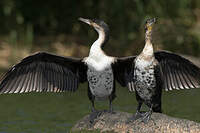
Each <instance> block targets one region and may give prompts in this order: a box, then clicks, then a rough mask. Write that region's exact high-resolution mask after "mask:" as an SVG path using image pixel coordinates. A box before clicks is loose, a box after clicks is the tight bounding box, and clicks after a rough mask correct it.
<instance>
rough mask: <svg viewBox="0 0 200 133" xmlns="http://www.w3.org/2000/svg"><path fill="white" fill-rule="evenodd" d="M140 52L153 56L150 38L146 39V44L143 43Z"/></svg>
mask: <svg viewBox="0 0 200 133" xmlns="http://www.w3.org/2000/svg"><path fill="white" fill-rule="evenodd" d="M142 54H143V55H146V56H153V54H154V51H153V45H152V43H151V41H150V40H147V41H146V44H145V46H144V49H143V51H142Z"/></svg>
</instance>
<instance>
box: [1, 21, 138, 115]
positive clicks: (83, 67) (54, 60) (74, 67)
mask: <svg viewBox="0 0 200 133" xmlns="http://www.w3.org/2000/svg"><path fill="white" fill-rule="evenodd" d="M79 20H80V21H82V22H84V23H87V24H88V25H90V26H92V27H93V28H94V29H95V30H96V31H97V32H98V35H99V37H98V39H97V40H96V41H95V42H94V43H93V44H92V46H91V49H90V52H89V56H88V57H85V58H72V57H61V56H56V55H53V54H49V53H46V52H39V53H36V54H34V55H31V56H28V57H26V58H24V59H23V60H22V61H21V62H19V63H18V64H16V65H14V66H13V67H11V68H10V69H9V71H8V72H7V73H6V74H5V75H4V76H3V77H2V79H1V80H0V93H1V94H2V93H26V92H32V91H35V92H64V91H76V90H77V89H78V85H79V83H83V82H88V97H89V100H90V101H91V102H92V112H96V111H95V106H94V101H95V100H104V99H109V103H110V104H109V105H110V106H109V111H110V112H112V101H113V100H114V98H115V97H116V96H115V79H116V80H118V81H119V83H120V84H122V85H123V86H124V85H126V84H127V83H129V82H128V80H129V78H130V77H129V73H130V72H131V70H132V69H131V66H132V65H131V64H132V62H133V60H134V59H135V57H134V56H130V57H124V58H123V57H122V58H116V57H111V56H107V55H106V54H105V53H104V51H103V50H102V47H103V46H104V44H106V43H107V41H108V39H109V28H108V25H107V24H106V23H105V22H103V21H101V20H97V19H92V20H91V19H84V18H79ZM124 75H126V76H124Z"/></svg>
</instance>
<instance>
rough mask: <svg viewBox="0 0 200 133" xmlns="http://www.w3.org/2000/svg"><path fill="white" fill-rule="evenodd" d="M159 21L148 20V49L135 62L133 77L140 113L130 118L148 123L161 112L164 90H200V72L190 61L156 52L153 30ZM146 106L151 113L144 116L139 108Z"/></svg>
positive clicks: (138, 111) (167, 53) (146, 33)
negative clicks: (154, 49) (140, 119)
mask: <svg viewBox="0 0 200 133" xmlns="http://www.w3.org/2000/svg"><path fill="white" fill-rule="evenodd" d="M155 22H156V19H155V18H153V19H148V20H147V21H146V24H145V46H144V49H143V51H142V52H141V53H140V54H139V55H138V56H137V57H136V58H135V60H134V62H133V68H134V71H133V73H132V75H134V76H131V77H132V80H131V81H134V85H133V86H132V87H133V88H132V89H130V87H129V89H130V91H135V93H136V100H137V102H138V106H137V112H136V114H135V115H134V116H133V118H131V120H136V119H138V118H140V117H143V118H142V121H144V122H148V121H149V119H150V116H151V114H152V111H153V112H160V113H161V112H162V110H161V96H162V88H164V89H165V90H166V91H168V90H173V89H177V90H181V89H189V88H199V87H200V68H198V67H197V66H195V65H194V64H193V63H192V62H190V61H189V60H187V59H185V58H183V57H181V56H179V55H177V54H174V53H171V52H166V51H158V52H155V53H154V51H153V45H152V28H153V25H154V24H155ZM143 103H144V104H146V105H147V106H148V108H149V111H148V112H146V113H142V112H141V111H140V108H141V106H142V104H143Z"/></svg>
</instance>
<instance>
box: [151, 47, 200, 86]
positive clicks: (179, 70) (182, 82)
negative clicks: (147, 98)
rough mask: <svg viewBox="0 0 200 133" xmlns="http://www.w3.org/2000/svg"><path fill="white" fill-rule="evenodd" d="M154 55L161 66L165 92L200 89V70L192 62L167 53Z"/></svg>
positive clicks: (160, 52)
mask: <svg viewBox="0 0 200 133" xmlns="http://www.w3.org/2000/svg"><path fill="white" fill-rule="evenodd" d="M154 55H155V58H156V59H157V60H158V61H159V63H160V65H161V69H162V72H163V76H164V77H163V79H164V87H165V90H173V89H189V88H199V87H200V68H199V67H197V66H196V65H194V64H193V63H192V62H190V61H189V60H187V59H185V58H183V57H181V56H179V55H176V54H174V53H170V52H166V51H158V52H155V53H154Z"/></svg>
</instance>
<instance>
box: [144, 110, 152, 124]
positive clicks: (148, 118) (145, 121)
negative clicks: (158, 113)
mask: <svg viewBox="0 0 200 133" xmlns="http://www.w3.org/2000/svg"><path fill="white" fill-rule="evenodd" d="M151 114H152V112H151V111H148V112H146V113H144V115H143V118H142V122H144V123H145V124H146V123H148V122H149V120H150V118H151Z"/></svg>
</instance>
